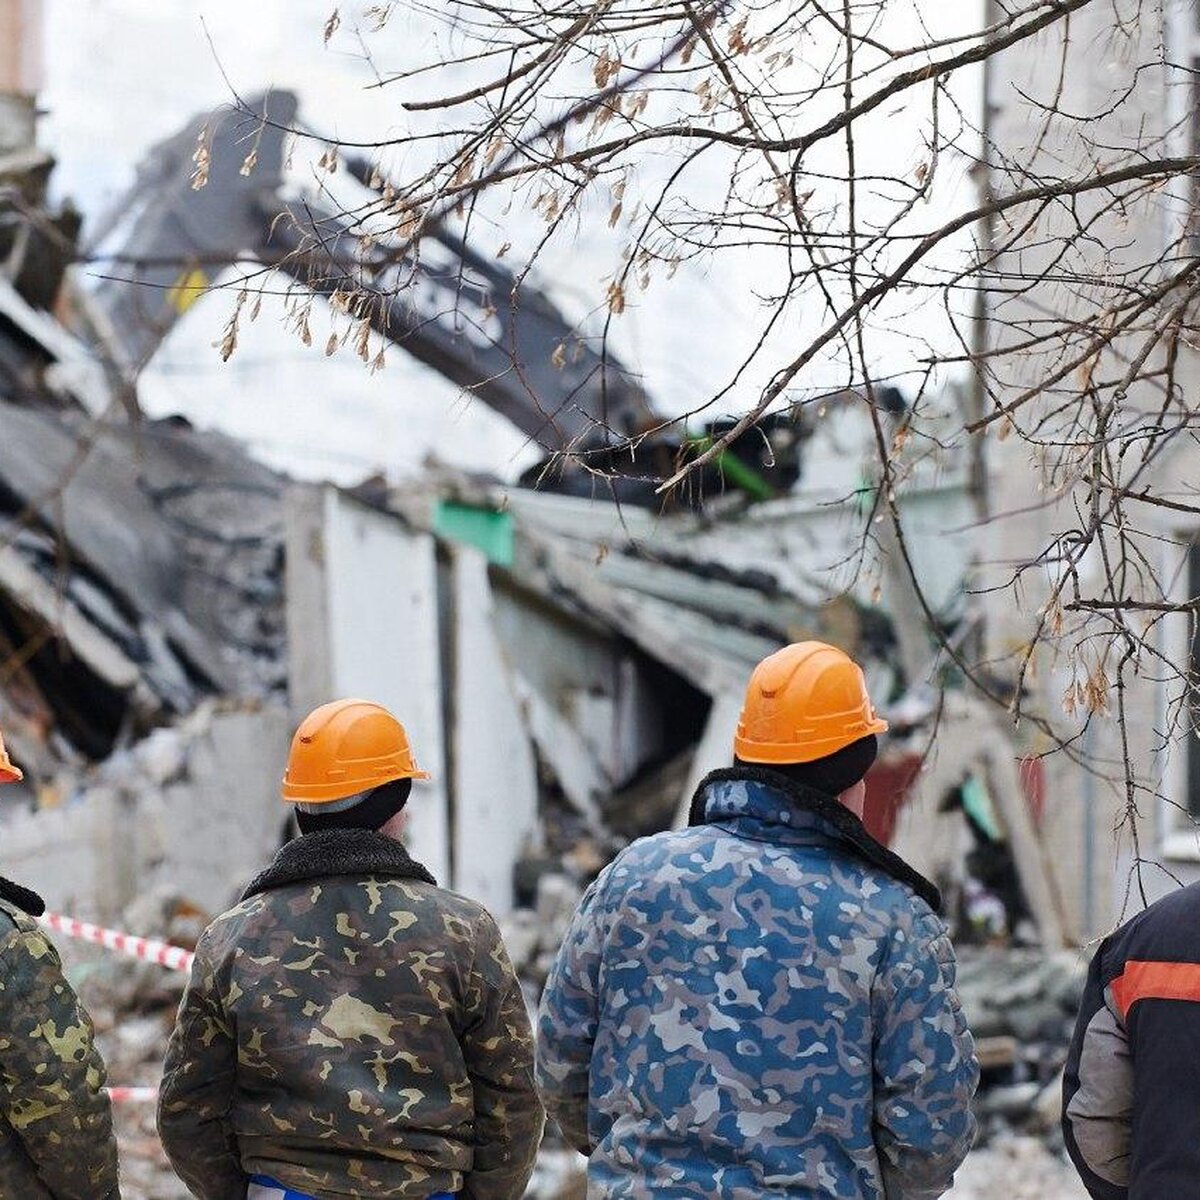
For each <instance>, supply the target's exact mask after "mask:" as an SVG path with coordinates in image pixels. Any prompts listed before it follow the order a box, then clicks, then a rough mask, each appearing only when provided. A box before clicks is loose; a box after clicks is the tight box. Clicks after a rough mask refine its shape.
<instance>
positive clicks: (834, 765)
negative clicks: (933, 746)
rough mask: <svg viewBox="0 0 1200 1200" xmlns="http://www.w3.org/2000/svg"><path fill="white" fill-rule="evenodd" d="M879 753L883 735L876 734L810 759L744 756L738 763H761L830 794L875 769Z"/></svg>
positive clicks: (840, 790) (762, 766) (747, 765)
mask: <svg viewBox="0 0 1200 1200" xmlns="http://www.w3.org/2000/svg"><path fill="white" fill-rule="evenodd" d="M878 753H879V739H878V738H877V737H876V736H875V735H874V734H873V733H870V734H868V735H867V736H866V737H865V738H859V739H858V741H857V742H851V743H850V745H848V746H843V747H842V749H841V750H838V751H837V752H836V753H834V754H829V755H826V757H825V758H818V759H815V760H814V761H813V762H806V763H746V762H743V761H742V760H741V759H740V758H736V759H734V763H735V764H736V765H737V766H739V767H741V766H746V767H759V768H761V769H765V770H768V771H774V772H776V773H777V774H779V775H784V776H786V777H787V778H788V779H790V780H791V781H792V782H793V783H798V784H800V786H801V787H807V788H812V789H813V790H814V791H818V792H822V793H824V794H825V795H826V796H840V795H841V794H842V793H843V792H844V791H846V790H847V789H848V788H852V787H853V786H854V785H855V784H856V783H857V782H858V781H859V780H860V779H862V778H863V777H864V776H865V775H866V773H867V772H868V771H869V770H870V769H871V764H872V763H873V762H874V761H875V756H876V755H877V754H878Z"/></svg>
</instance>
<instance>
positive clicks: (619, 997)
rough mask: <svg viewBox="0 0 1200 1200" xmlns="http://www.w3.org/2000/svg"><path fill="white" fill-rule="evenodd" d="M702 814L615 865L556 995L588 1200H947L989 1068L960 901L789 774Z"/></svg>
mask: <svg viewBox="0 0 1200 1200" xmlns="http://www.w3.org/2000/svg"><path fill="white" fill-rule="evenodd" d="M696 810H697V812H698V816H699V819H700V820H701V822H702V824H700V825H699V826H698V827H696V828H692V829H686V830H681V831H678V832H675V833H662V834H657V835H655V836H654V837H649V838H643V839H642V840H640V841H637V842H634V843H633V845H631V846H629V847H628V848H627V849H625V850H623V851H622V852H621V854H620V855H618V856H617V858H616V860H615V861H614V862H613V863H612V864H611V865H610V866H609V867H608V868H607V869H606V870H605V871H604V872H603V873H602V874H601V875H600V876H599V878H598V879H597V880H596V882H595V883H594V884H593V885H592V887H591V888H590V889H589V890H588V892H587V894H586V895H585V896H584V898H583V901H582V902H581V904H580V907H579V911H578V913H577V914H576V916H575V919H574V921H573V923H572V925H571V929H570V930H569V932H568V933H567V936H566V939H565V940H564V942H563V946H562V949H561V951H560V952H559V955H558V958H557V961H556V962H555V965H554V969H553V971H552V972H551V974H550V978H549V980H548V982H547V984H546V990H545V994H544V996H543V998H542V1010H541V1018H540V1021H539V1024H538V1078H539V1082H540V1084H541V1087H542V1096H543V1098H544V1100H545V1102H546V1107H547V1109H548V1110H549V1112H550V1115H551V1116H553V1117H554V1118H555V1119H556V1120H557V1121H558V1123H559V1125H560V1126H561V1127H562V1130H563V1133H564V1134H565V1135H566V1137H567V1139H568V1140H569V1141H570V1142H571V1144H572V1145H574V1146H575V1147H576V1149H578V1150H580V1151H581V1152H583V1153H584V1154H587V1155H589V1157H590V1161H589V1163H588V1184H589V1188H588V1195H589V1196H592V1195H595V1196H604V1197H606V1198H607V1200H665V1198H670V1200H682V1198H684V1197H689V1198H692V1200H759V1198H761V1197H767V1196H780V1197H784V1196H786V1197H788V1198H789V1200H817V1198H818V1197H838V1198H839V1200H885V1198H886V1200H933V1198H934V1197H937V1196H940V1195H942V1193H943V1192H945V1191H947V1190H948V1189H949V1188H950V1186H951V1182H952V1179H953V1175H954V1171H955V1169H956V1168H957V1166H958V1164H959V1163H960V1162H961V1161H962V1160H963V1158H964V1157H965V1156H966V1153H967V1151H968V1150H969V1149H970V1146H971V1140H972V1137H973V1135H974V1132H975V1121H974V1118H973V1117H972V1115H971V1108H970V1102H971V1096H972V1093H973V1092H974V1090H975V1084H976V1081H977V1079H978V1069H977V1067H976V1064H975V1056H974V1052H973V1045H972V1041H971V1037H970V1034H969V1033H968V1032H967V1027H966V1022H965V1021H964V1019H963V1015H962V1011H961V1008H960V1005H959V1002H958V998H957V996H956V995H955V992H954V971H955V963H954V951H953V949H952V947H951V945H950V941H949V939H948V937H947V936H946V930H945V927H944V926H943V925H942V923H941V921H940V920H938V918H937V917H936V916H935V915H934V912H933V910H932V908H931V904H936V903H937V902H938V896H937V891H936V889H935V888H933V886H932V885H930V884H929V883H927V882H926V881H925V880H923V879H921V877H920V876H918V875H917V874H916V873H915V872H913V871H911V870H910V869H909V868H907V867H906V866H905V865H904V864H903V863H902V862H901V861H900V860H899V859H897V858H896V856H895V855H893V854H891V853H890V852H889V851H887V850H886V849H885V848H884V847H883V846H880V845H879V844H878V843H876V842H874V841H873V840H872V839H871V838H870V837H869V835H868V834H867V833H866V831H865V829H864V828H863V826H862V823H861V822H860V821H859V820H858V819H857V818H856V817H854V816H852V815H851V814H850V813H849V812H848V811H847V810H846V809H844V808H843V807H841V805H839V804H838V803H837V801H836V800H834V799H832V798H830V797H821V796H819V795H818V794H816V793H811V792H805V791H804V790H803V789H799V788H794V787H792V785H790V784H789V783H788V781H787V780H786V779H785V778H783V777H782V776H780V775H778V774H777V773H775V772H768V771H758V770H755V769H754V768H749V767H739V768H738V769H737V770H736V771H719V772H714V774H713V775H711V776H709V778H708V780H707V781H706V782H705V784H704V785H703V786H702V788H701V790H700V793H699V794H698V799H697V805H696Z"/></svg>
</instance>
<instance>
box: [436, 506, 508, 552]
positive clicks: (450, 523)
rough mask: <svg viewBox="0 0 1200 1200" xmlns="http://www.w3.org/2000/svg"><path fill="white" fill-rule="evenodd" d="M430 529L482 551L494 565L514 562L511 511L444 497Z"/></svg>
mask: <svg viewBox="0 0 1200 1200" xmlns="http://www.w3.org/2000/svg"><path fill="white" fill-rule="evenodd" d="M433 531H434V533H436V534H437V535H438V536H439V537H444V538H448V539H449V540H450V541H453V542H463V543H465V544H466V545H468V546H474V547H475V549H476V550H482V551H483V553H484V554H486V555H487V558H488V561H489V562H494V563H496V565H497V566H501V567H511V566H512V564H513V541H514V538H513V518H512V513H506V512H496V511H495V510H494V509H490V508H475V507H474V506H473V505H470V504H457V503H455V502H454V501H451V500H443V501H442V503H441V504H439V505H438V508H437V516H436V517H435V519H434V523H433Z"/></svg>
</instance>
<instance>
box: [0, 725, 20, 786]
mask: <svg viewBox="0 0 1200 1200" xmlns="http://www.w3.org/2000/svg"><path fill="white" fill-rule="evenodd" d="M24 778H25V776H24V775H23V774H22V772H21V770H20V768H19V767H17V766H16V764H15V763H14V762H13V761H12V759H11V758H9V757H8V751H7V750H5V749H4V735H3V734H0V783H20V781H21V780H22V779H24Z"/></svg>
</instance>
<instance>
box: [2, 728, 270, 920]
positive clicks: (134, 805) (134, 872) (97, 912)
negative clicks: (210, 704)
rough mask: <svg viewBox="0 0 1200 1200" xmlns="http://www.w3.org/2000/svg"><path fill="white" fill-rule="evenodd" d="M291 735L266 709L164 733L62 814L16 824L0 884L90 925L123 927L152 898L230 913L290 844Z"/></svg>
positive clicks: (6, 835) (51, 812) (15, 819)
mask: <svg viewBox="0 0 1200 1200" xmlns="http://www.w3.org/2000/svg"><path fill="white" fill-rule="evenodd" d="M288 730H289V722H288V717H287V714H286V713H285V712H284V711H283V710H282V709H278V708H264V709H259V710H232V711H223V712H222V711H218V712H213V711H211V710H201V712H199V713H197V714H195V715H194V716H193V717H191V718H189V719H188V721H187V722H186V728H185V729H184V730H182V731H177V730H161V731H157V732H156V733H155V734H153V735H152V736H151V738H150V739H147V741H146V742H143V743H141V744H139V745H138V746H135V747H134V748H133V749H132V750H131V751H129V752H127V753H126V754H124V755H122V756H121V757H120V758H116V759H113V760H111V761H110V762H109V763H107V764H105V765H103V766H102V767H101V768H100V772H99V777H98V779H97V780H96V781H95V782H94V783H92V784H91V785H90V786H86V787H82V788H80V789H79V790H78V791H77V792H76V793H74V794H73V795H72V796H70V797H69V798H68V799H67V800H66V801H65V802H64V803H63V804H62V805H61V806H59V807H56V808H50V809H43V810H41V811H37V812H23V813H8V814H7V815H6V817H5V819H4V820H3V822H2V823H0V846H2V847H3V851H2V853H0V872H2V873H3V874H5V875H7V876H9V877H10V878H12V879H14V880H16V881H17V882H18V883H22V884H25V885H26V886H28V887H32V888H33V889H34V890H35V891H37V892H39V893H40V894H41V895H42V897H43V898H44V899H45V901H46V903H47V906H48V907H49V908H51V909H53V910H55V911H58V912H65V913H67V914H68V915H70V916H76V917H81V918H84V919H93V920H99V921H106V922H115V921H118V920H119V919H120V914H121V911H122V909H123V908H124V907H125V906H126V905H127V904H129V903H130V902H131V901H132V900H133V899H134V898H135V897H136V896H138V895H139V894H140V893H142V892H145V891H147V890H149V889H152V888H158V889H162V890H164V891H168V892H174V893H177V894H178V895H180V896H181V897H182V898H183V899H185V900H187V901H188V902H190V903H191V904H193V905H195V906H196V907H197V908H199V909H201V910H203V911H205V912H208V913H214V914H215V913H217V912H220V911H222V910H223V909H225V908H227V907H228V906H229V905H230V904H231V903H233V901H234V900H236V898H237V896H238V894H239V893H240V891H241V889H242V887H243V886H244V885H245V884H246V882H247V881H248V880H249V879H250V878H251V877H252V876H253V875H255V874H256V873H257V872H258V871H260V870H261V869H262V868H263V867H264V866H265V865H266V864H267V863H268V862H269V861H270V859H271V857H272V856H273V854H274V852H275V850H276V848H277V847H278V846H279V844H280V842H281V840H282V833H283V826H284V820H285V818H286V816H287V812H286V809H285V808H284V805H283V803H282V802H281V801H280V799H279V780H280V776H281V774H282V770H283V762H284V758H285V757H286V753H287V745H288ZM164 751H165V753H164ZM163 764H165V766H163ZM160 766H161V767H162V769H160ZM129 932H132V933H139V932H143V931H141V930H130V931H129Z"/></svg>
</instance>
